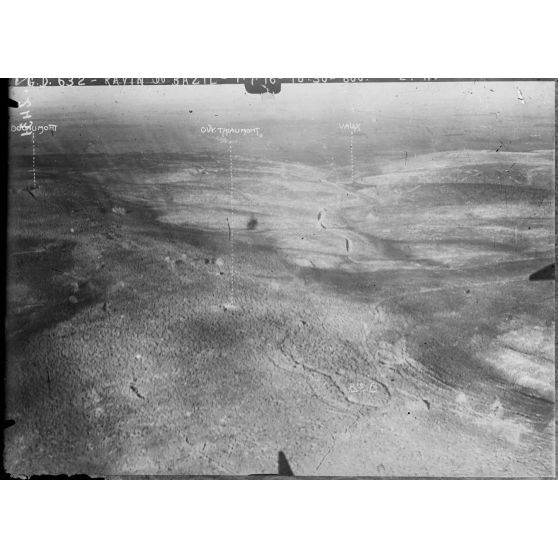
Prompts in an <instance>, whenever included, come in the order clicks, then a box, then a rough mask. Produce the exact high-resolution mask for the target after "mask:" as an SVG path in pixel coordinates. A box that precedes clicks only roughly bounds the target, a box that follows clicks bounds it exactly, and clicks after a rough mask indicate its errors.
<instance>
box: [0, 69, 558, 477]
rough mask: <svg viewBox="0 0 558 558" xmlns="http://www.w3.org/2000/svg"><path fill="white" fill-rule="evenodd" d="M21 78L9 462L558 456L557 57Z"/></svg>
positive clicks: (66, 464) (266, 468) (9, 466)
mask: <svg viewBox="0 0 558 558" xmlns="http://www.w3.org/2000/svg"><path fill="white" fill-rule="evenodd" d="M8 93H9V106H10V108H9V158H8V195H7V197H8V211H7V213H8V219H7V223H8V226H7V280H6V288H7V312H6V314H7V315H6V347H7V366H6V380H5V386H6V392H5V400H6V404H5V415H6V417H5V418H6V420H5V422H4V467H5V469H6V471H7V472H8V473H9V474H10V475H12V476H15V477H30V476H33V475H68V476H71V475H87V476H89V477H100V478H126V477H144V478H145V477H149V478H157V477H169V476H170V477H227V478H231V477H232V478H234V477H244V478H246V477H251V476H270V477H272V476H281V477H290V476H294V477H304V478H312V477H322V478H323V477H325V478H330V477H332V478H347V477H348V478H355V477H358V478H551V477H553V476H554V474H555V421H554V400H555V377H554V369H555V352H554V347H555V344H554V343H555V342H554V339H555V331H554V328H555V321H554V288H555V284H554V238H555V236H554V235H555V230H554V180H555V176H554V169H555V145H554V138H555V82H554V81H552V80H535V79H533V80H525V79H522V80H512V79H504V80H500V79H495V80H490V79H481V80H473V79H462V80H460V79H452V80H425V79H392V80H381V79H366V78H338V79H334V78H323V79H322V78H257V79H255V78H236V77H233V78H193V77H191V78H14V79H12V80H10V87H9V92H8Z"/></svg>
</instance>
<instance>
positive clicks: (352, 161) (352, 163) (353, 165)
mask: <svg viewBox="0 0 558 558" xmlns="http://www.w3.org/2000/svg"><path fill="white" fill-rule="evenodd" d="M350 154H351V183H353V182H354V181H355V157H354V154H353V132H352V130H351V143H350Z"/></svg>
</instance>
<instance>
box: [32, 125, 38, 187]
mask: <svg viewBox="0 0 558 558" xmlns="http://www.w3.org/2000/svg"><path fill="white" fill-rule="evenodd" d="M31 142H32V144H33V190H36V189H37V170H36V167H35V132H33V131H32V132H31Z"/></svg>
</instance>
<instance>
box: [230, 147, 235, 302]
mask: <svg viewBox="0 0 558 558" xmlns="http://www.w3.org/2000/svg"><path fill="white" fill-rule="evenodd" d="M229 208H230V222H229V237H230V245H231V272H230V285H231V304H233V303H234V230H233V229H234V221H233V215H234V208H233V156H232V141H231V138H230V137H229Z"/></svg>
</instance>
